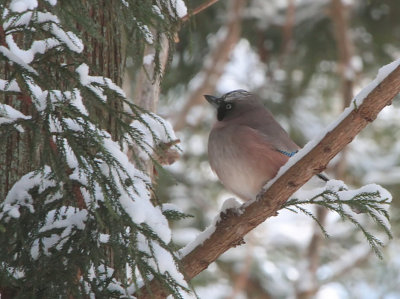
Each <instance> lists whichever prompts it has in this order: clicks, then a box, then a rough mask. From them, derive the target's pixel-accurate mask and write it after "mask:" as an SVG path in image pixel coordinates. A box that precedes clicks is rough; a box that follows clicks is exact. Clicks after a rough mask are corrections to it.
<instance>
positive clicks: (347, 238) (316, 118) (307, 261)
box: [160, 0, 400, 298]
mask: <svg viewBox="0 0 400 299" xmlns="http://www.w3.org/2000/svg"><path fill="white" fill-rule="evenodd" d="M200 2H201V1H193V3H192V2H191V3H190V6H191V7H196V4H199V3H200ZM234 2H235V3H239V4H240V2H242V5H243V12H242V18H237V19H236V22H237V23H238V24H236V26H238V27H239V28H240V29H241V33H240V34H236V35H235V32H234V30H232V27H233V26H235V25H233V24H232V22H231V21H232V19H230V16H231V15H232V13H233V12H234V8H232V7H233V6H234V5H235V4H234ZM243 2H244V3H243ZM335 2H340V1H305V0H303V1H300V0H299V1H291V0H287V1H286V0H282V1H277V0H276V1H256V0H254V1H247V2H246V1H229V3H227V2H224V1H222V2H218V3H217V4H216V5H214V6H212V7H211V8H209V9H208V10H206V11H205V12H203V13H202V14H199V15H197V16H196V17H194V18H193V24H192V25H191V27H189V26H188V27H184V28H183V29H182V30H181V32H180V34H179V38H180V43H178V44H177V52H176V53H175V55H174V60H173V62H172V67H171V69H170V71H169V72H168V74H167V76H166V77H165V79H164V85H163V87H164V93H163V97H162V100H161V102H160V113H161V115H163V116H165V117H167V118H168V119H169V120H170V121H171V122H172V123H173V124H174V126H175V128H176V129H177V135H178V137H179V138H180V139H181V140H182V144H181V146H182V147H183V153H184V154H183V158H182V159H181V160H179V161H178V162H177V163H175V164H174V165H172V166H170V167H169V168H168V170H169V172H170V174H171V175H172V178H171V177H166V178H165V181H164V182H163V184H161V186H160V192H163V194H164V196H165V197H167V198H170V200H171V201H172V202H173V203H175V204H176V205H178V206H180V207H181V208H182V209H183V210H184V211H185V212H189V213H190V214H193V215H194V216H195V217H194V218H190V219H187V220H185V221H183V222H179V223H176V224H175V225H174V229H173V232H174V233H173V238H174V239H175V241H176V242H177V243H178V244H181V245H184V244H186V243H187V242H189V241H190V240H192V239H193V238H194V237H195V235H196V234H197V233H198V232H199V231H201V230H203V229H204V228H205V227H206V226H207V225H208V224H209V223H210V221H211V219H213V217H214V216H215V213H216V212H215V211H216V210H218V209H219V208H220V207H221V205H222V203H223V202H224V201H225V200H226V199H227V198H229V197H230V196H231V195H230V194H228V193H227V192H226V190H224V188H223V187H222V186H221V185H220V183H219V182H218V180H217V178H216V176H215V175H214V174H213V173H212V172H211V170H210V168H209V165H208V162H207V134H208V132H209V130H210V129H211V125H212V123H213V121H214V117H215V115H214V111H213V110H212V108H211V107H208V105H207V103H206V102H205V101H204V100H203V99H202V98H201V95H202V94H216V95H218V94H223V93H225V92H228V91H230V90H233V89H238V88H243V89H247V90H251V91H254V92H256V93H258V94H259V95H260V96H261V97H262V98H263V99H264V100H265V102H264V103H265V106H267V107H268V108H269V109H270V110H272V111H273V113H274V115H275V116H276V118H277V119H278V120H279V121H280V123H281V124H282V125H283V126H284V127H285V128H286V129H287V130H288V131H289V132H290V134H291V136H292V138H294V139H295V140H296V142H298V144H302V145H304V144H305V143H306V142H307V141H308V140H310V139H312V138H313V137H315V136H316V135H318V133H319V132H320V131H321V130H322V129H323V128H324V127H325V126H326V125H327V124H329V123H330V122H331V121H332V120H334V119H335V118H336V117H337V116H338V115H339V114H340V112H341V111H342V110H343V107H344V102H345V97H346V96H345V91H344V89H346V87H345V86H348V85H350V86H351V94H352V95H353V96H354V95H355V94H356V93H357V92H358V91H359V90H360V89H361V88H362V87H364V86H365V85H366V84H367V83H368V82H370V81H371V79H373V78H374V77H375V75H376V73H377V71H378V69H379V68H380V67H381V66H382V65H383V64H386V63H389V62H391V61H393V60H395V59H398V58H399V53H400V52H399V49H400V43H399V35H400V23H399V22H398V21H397V19H396V15H397V14H398V13H399V12H400V11H399V9H400V6H399V3H398V2H397V1H357V0H353V1H341V2H342V3H343V6H344V7H343V10H344V14H345V16H347V22H346V24H345V25H346V27H345V29H346V31H347V34H348V39H349V40H347V43H348V44H347V45H345V46H346V47H348V48H351V51H350V54H349V56H350V58H349V59H348V61H346V60H345V59H343V54H341V52H343V49H340V47H343V45H342V44H341V43H340V42H338V37H337V34H338V33H337V26H336V27H335V24H336V23H335V22H338V21H337V20H335V18H337V15H335V14H333V12H332V11H333V10H334V9H333V5H335ZM237 5H238V4H237ZM229 34H230V35H229ZM227 43H231V44H232V45H231V48H232V51H231V52H230V53H229V54H226V55H227V56H228V57H229V59H226V61H224V58H223V57H222V58H221V57H220V56H222V55H220V56H219V57H218V54H217V53H218V50H219V51H222V50H224V51H227V50H226V49H229V46H228V45H227ZM215 49H217V51H215ZM212 66H215V68H217V67H220V68H222V70H223V71H222V72H221V74H220V75H218V71H217V70H215V69H213V67H212ZM207 78H209V80H207ZM349 82H350V83H349ZM397 99H398V97H397ZM188 102H190V103H191V104H190V105H188V104H187V103H188ZM187 106H190V107H189V109H184V108H186V107H187ZM171 107H172V108H171ZM182 107H184V108H182ZM399 112H400V111H399V103H398V100H394V101H393V105H392V106H390V107H387V108H385V109H384V110H383V111H382V112H381V113H380V115H379V117H378V119H377V120H376V121H375V122H374V123H373V124H372V125H370V126H368V127H367V128H366V129H365V130H364V131H363V132H362V133H361V134H360V135H359V136H358V137H357V138H356V139H355V140H354V141H353V142H352V143H351V144H350V145H349V146H348V148H347V149H346V151H345V152H344V153H343V154H341V155H339V156H338V157H336V158H335V159H334V161H332V163H331V164H330V167H329V169H328V173H329V175H330V176H331V177H335V178H338V179H342V180H344V181H345V182H346V183H348V184H349V185H352V186H353V187H357V186H360V185H363V184H367V183H378V184H381V185H383V186H384V187H386V188H387V189H388V190H390V191H391V193H392V194H393V198H394V201H393V203H392V205H391V224H392V230H393V234H394V240H392V241H390V242H388V245H387V246H386V247H385V249H384V250H383V257H384V258H383V260H379V259H378V258H377V257H376V256H374V254H373V252H372V251H371V248H370V247H369V245H368V244H367V243H366V242H365V240H364V241H363V240H362V239H361V238H360V237H361V235H360V234H359V233H357V232H355V230H354V228H353V227H352V226H351V225H350V224H349V223H343V222H341V220H340V219H339V217H338V216H337V215H335V214H334V213H328V214H327V215H326V216H322V215H324V212H322V211H319V210H315V212H316V215H318V217H320V219H323V222H324V223H325V227H326V230H327V231H328V233H329V234H330V238H329V239H326V238H325V237H323V236H321V232H320V229H319V228H318V226H317V225H316V224H315V222H314V221H313V220H312V219H311V218H309V217H307V216H305V215H302V214H301V213H300V214H294V213H292V212H290V211H286V210H283V211H281V212H280V213H279V216H278V217H275V218H273V219H268V220H267V221H266V222H265V223H264V224H263V225H261V226H260V227H258V228H257V229H256V230H255V231H253V232H252V233H250V234H249V235H248V236H247V238H246V242H247V244H246V245H243V246H240V247H238V248H235V249H231V250H230V251H229V252H227V253H225V254H224V255H222V256H221V257H220V259H219V260H218V262H216V263H215V264H213V265H211V266H210V267H209V269H208V270H207V271H205V272H203V273H202V274H200V275H199V276H198V277H197V278H196V279H195V280H194V281H195V282H194V283H195V285H196V286H197V287H196V290H197V291H198V294H199V296H200V297H201V298H296V297H297V298H309V297H316V298H397V297H399V296H400V288H399V283H398V282H399V281H400V271H399V270H398V269H399V263H400V260H399V259H398V256H397V254H396V252H398V250H399V246H400V244H399V242H398V236H399V217H398V209H399V202H398V196H399V192H400V189H399V187H400V185H399V182H400V181H399V177H398V171H399V162H400V161H399V151H398V149H399V142H398V140H399V122H398V120H399V115H400V114H399ZM182 119H184V122H181V120H182ZM182 123H183V124H182ZM367 226H370V227H371V228H372V229H373V227H374V223H372V222H368V224H367Z"/></svg>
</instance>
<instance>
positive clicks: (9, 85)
mask: <svg viewBox="0 0 400 299" xmlns="http://www.w3.org/2000/svg"><path fill="white" fill-rule="evenodd" d="M0 91H14V92H20V91H21V89H20V88H19V86H18V83H17V80H15V79H13V80H11V81H7V80H3V79H0Z"/></svg>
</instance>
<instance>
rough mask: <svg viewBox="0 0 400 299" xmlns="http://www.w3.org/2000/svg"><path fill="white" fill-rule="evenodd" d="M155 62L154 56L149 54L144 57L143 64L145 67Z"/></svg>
mask: <svg viewBox="0 0 400 299" xmlns="http://www.w3.org/2000/svg"><path fill="white" fill-rule="evenodd" d="M153 61H154V54H147V55H146V56H144V57H143V64H144V65H151V64H152V63H153Z"/></svg>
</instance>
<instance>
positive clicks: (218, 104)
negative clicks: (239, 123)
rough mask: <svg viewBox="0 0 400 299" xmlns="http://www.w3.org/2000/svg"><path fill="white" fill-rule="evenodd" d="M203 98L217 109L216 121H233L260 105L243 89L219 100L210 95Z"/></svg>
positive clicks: (254, 97) (225, 95) (255, 98)
mask: <svg viewBox="0 0 400 299" xmlns="http://www.w3.org/2000/svg"><path fill="white" fill-rule="evenodd" d="M204 97H205V98H206V100H207V101H208V102H209V103H210V104H211V105H212V106H213V107H215V108H216V109H217V119H218V121H223V120H230V119H234V118H236V117H239V116H241V115H242V114H243V113H246V112H248V111H251V110H253V109H255V108H256V107H257V106H258V105H260V102H259V100H258V99H257V97H256V96H254V95H253V94H252V93H250V92H248V91H245V90H243V89H238V90H234V91H231V92H228V93H226V94H224V95H223V96H221V97H219V98H218V97H215V96H211V95H204Z"/></svg>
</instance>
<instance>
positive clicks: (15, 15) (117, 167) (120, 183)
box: [0, 0, 400, 299]
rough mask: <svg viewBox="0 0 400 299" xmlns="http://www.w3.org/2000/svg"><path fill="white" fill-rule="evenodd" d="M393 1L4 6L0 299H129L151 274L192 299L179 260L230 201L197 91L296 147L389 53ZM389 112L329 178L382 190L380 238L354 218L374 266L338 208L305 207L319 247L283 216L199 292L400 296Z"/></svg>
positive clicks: (207, 276)
mask: <svg viewBox="0 0 400 299" xmlns="http://www.w3.org/2000/svg"><path fill="white" fill-rule="evenodd" d="M211 2H216V3H213V5H212V6H210V7H208V8H207V9H205V10H204V11H202V12H200V13H199V14H196V15H194V16H191V15H190V12H191V10H192V9H195V8H196V7H199V6H200V5H201V4H204V3H211ZM397 2H398V1H395V0H387V1H378V0H376V1H361V0H348V1H341V0H318V1H308V0H272V1H259V0H248V1H245V0H230V1H200V0H193V1H186V5H185V4H184V2H183V1H180V0H177V1H175V0H168V1H167V0H166V1H148V2H147V1H141V0H124V1H117V0H113V1H107V0H93V1H79V0H73V1H67V2H64V1H56V0H43V1H36V0H10V1H6V3H2V4H0V14H1V18H2V19H1V27H0V58H1V60H0V66H1V69H2V70H3V71H2V72H1V77H0V96H1V102H0V129H1V136H0V142H1V148H0V159H2V160H1V161H5V162H4V163H1V167H2V168H0V174H1V175H0V182H1V186H0V195H1V199H0V200H1V203H0V242H1V244H2V248H1V250H0V270H1V271H0V292H1V294H2V296H4V297H5V298H8V297H7V296H9V297H11V298H12V297H13V296H20V297H23V298H25V297H30V298H36V297H37V298H51V297H54V295H55V294H57V295H60V296H61V297H63V296H64V297H70V298H71V297H74V298H75V297H77V298H79V297H84V296H90V297H96V298H114V297H115V298H121V297H122V298H125V297H130V296H133V295H134V294H135V292H136V291H137V290H138V289H139V288H140V287H142V286H143V285H144V284H146V283H147V282H148V281H149V280H151V279H153V278H154V277H155V278H156V279H158V280H159V281H161V283H162V284H163V285H164V287H166V288H167V289H168V290H169V292H171V293H172V294H173V296H174V297H176V298H180V297H184V298H186V297H187V298H192V297H193V295H188V294H186V292H185V289H186V288H187V287H188V284H187V283H186V282H185V281H184V279H183V275H182V274H181V273H180V272H179V262H178V259H179V257H180V255H179V252H178V251H176V249H179V248H181V247H183V246H185V245H187V244H188V243H190V242H191V241H193V240H194V239H195V238H196V236H197V235H198V233H199V232H200V231H202V230H204V228H206V227H207V226H208V225H209V224H210V223H212V221H213V219H214V218H215V216H216V215H217V214H218V211H219V210H220V208H221V205H222V203H223V202H224V201H225V200H226V199H227V198H228V197H230V196H231V195H230V194H228V193H226V191H225V190H224V189H223V188H222V186H221V185H220V184H219V183H218V180H217V178H216V177H215V175H214V174H213V173H212V172H211V170H210V167H209V165H208V162H207V157H206V148H207V134H208V132H209V130H210V128H211V124H212V122H213V121H214V117H215V116H214V113H213V111H212V109H211V107H208V106H207V104H206V102H205V101H204V100H203V98H202V95H203V94H205V93H208V94H213V93H214V94H222V93H225V92H228V91H231V90H233V89H238V88H243V89H247V90H251V91H254V92H256V93H258V94H259V95H260V96H261V97H262V98H263V99H264V100H265V105H266V106H267V107H268V108H269V109H270V110H271V111H272V112H273V113H274V114H275V116H276V118H277V119H278V120H279V121H280V123H281V124H282V125H283V126H284V127H285V128H286V129H287V130H288V131H289V132H290V134H291V136H292V137H293V139H294V140H295V141H296V142H297V143H298V144H300V145H304V144H306V142H307V141H308V140H310V139H312V138H313V137H315V136H316V135H318V134H319V132H320V131H321V130H322V129H323V128H324V127H326V125H327V124H329V123H330V122H331V121H332V120H334V119H335V118H336V117H337V116H338V115H339V114H340V112H341V111H342V110H343V108H344V107H345V106H346V105H347V104H348V103H349V101H350V100H351V98H352V97H353V96H354V95H355V94H356V93H357V92H358V91H359V90H361V88H363V87H364V86H365V85H366V84H367V83H369V82H370V81H371V80H372V79H373V78H374V77H375V75H376V73H377V71H378V69H379V68H380V67H381V66H382V65H384V64H388V63H390V62H391V61H393V60H396V59H398V58H399V53H400V51H399V50H400V42H399V40H400V23H399V22H398V17H397V16H398V15H399V13H400V4H399V3H397ZM99 8H103V9H99ZM187 12H189V17H188V19H186V17H187V16H186V14H187ZM181 20H183V21H182V23H181V22H180V21H181ZM110 54H113V55H110ZM160 83H161V90H160V86H159V84H160ZM397 102H398V101H396V100H395V101H394V102H393V105H391V106H390V107H387V108H385V110H383V111H382V113H381V114H380V116H379V118H378V119H377V120H376V121H375V122H373V124H372V125H370V126H369V127H368V128H367V129H366V130H364V132H363V133H362V134H360V135H359V136H358V137H357V139H356V140H355V141H354V142H353V143H351V144H350V146H348V148H347V149H346V150H345V151H343V152H342V153H341V154H340V155H339V156H338V157H337V158H336V159H335V160H333V161H332V163H331V164H330V167H329V169H328V173H329V175H330V176H331V177H333V178H337V179H341V180H343V181H345V182H346V184H348V185H349V186H351V188H352V189H357V188H359V187H360V186H362V185H366V184H369V183H378V184H381V185H382V186H383V187H385V188H387V189H388V190H389V191H390V192H391V193H392V195H393V198H394V200H393V203H392V205H391V225H392V232H393V235H394V240H390V241H389V240H388V238H387V236H386V235H385V233H384V231H382V230H381V229H378V228H379V225H377V224H376V223H374V222H373V221H371V219H370V218H367V217H365V215H363V214H361V215H359V217H358V218H357V219H358V221H360V223H362V225H363V226H364V227H365V228H366V229H367V230H368V231H370V232H371V233H373V234H374V235H375V236H377V237H378V238H379V239H380V240H383V242H384V243H386V246H385V247H384V248H383V251H382V255H383V259H382V260H380V259H379V258H378V257H377V256H376V255H374V250H373V249H372V248H371V246H370V245H369V244H368V242H367V240H366V239H365V238H364V236H363V234H362V233H361V232H360V231H359V230H355V229H354V226H352V225H351V223H349V221H343V220H342V219H341V218H340V216H338V214H335V213H331V212H327V211H326V210H325V209H322V208H321V207H317V206H315V205H313V206H310V207H309V210H310V211H312V212H313V213H314V215H315V218H316V219H317V220H318V221H319V223H320V224H322V225H323V226H324V227H325V229H326V231H327V233H328V234H329V235H330V238H325V237H324V236H323V234H322V232H321V229H320V227H319V225H318V224H317V223H316V222H315V221H314V220H313V219H312V218H310V217H308V216H306V215H304V214H303V213H293V212H292V211H289V210H282V211H280V213H279V216H278V217H274V218H273V219H268V221H266V222H265V223H264V224H262V225H260V226H259V227H258V228H257V229H255V230H254V231H253V232H251V233H250V234H248V236H247V237H246V239H245V241H246V244H245V245H242V246H240V247H237V248H234V249H231V250H229V251H228V252H227V253H225V254H223V255H222V256H221V257H220V258H219V259H218V261H217V262H215V263H213V264H211V265H210V266H209V268H208V269H207V270H206V271H204V272H203V273H201V274H200V275H199V276H198V277H196V278H195V279H194V280H193V281H192V285H193V287H194V289H195V290H196V292H197V295H198V297H199V298H211V299H213V298H215V299H217V298H313V297H316V298H385V299H388V298H398V297H400V287H399V283H398V282H399V281H400V271H399V269H400V260H399V258H398V256H397V252H398V251H399V250H400V243H399V241H398V236H399V217H398V210H399V204H398V199H397V198H398V195H399V194H400V189H399V187H400V185H399V177H400V175H399V173H400V172H399V169H400V165H399V163H400V161H399V156H400V155H399V153H400V145H399V144H400V143H399V142H398V141H397V140H398V138H397V137H399V136H398V135H399V130H398V129H399V124H398V118H399V112H400V111H399V110H400V108H399V104H398V103H397ZM143 108H144V109H147V110H149V111H148V112H145V111H144V110H143ZM149 112H154V113H158V114H159V115H161V116H162V117H163V118H165V119H167V120H169V121H170V123H171V124H172V126H171V125H170V123H168V122H165V120H164V119H163V118H161V117H159V116H157V115H156V114H154V113H149ZM172 127H173V128H172ZM173 129H175V132H174V131H173ZM175 134H176V135H175ZM177 138H179V139H180V141H181V142H180V144H179V146H178V147H175V145H176V143H177V142H178V141H177ZM171 149H172V151H170V150H171ZM178 152H179V153H180V154H181V158H180V159H179V160H178V161H177V162H175V163H174V164H172V165H171V166H167V167H164V168H163V167H162V165H161V164H169V163H171V162H174V161H175V160H176V159H177V157H178ZM10 174H11V175H10ZM361 190H363V189H361ZM380 190H383V189H380ZM302 194H303V195H304V193H302ZM299 196H300V197H301V196H302V195H299ZM182 212H183V213H184V214H191V215H192V216H193V217H189V218H185V217H184V214H183V213H182ZM183 218H185V219H183ZM170 226H171V227H172V230H171V228H170ZM171 240H172V241H173V242H171ZM38 273H40V274H41V275H37V274H38Z"/></svg>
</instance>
